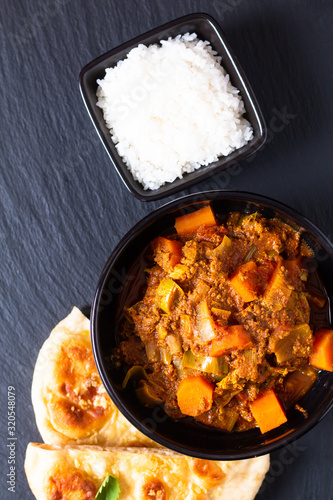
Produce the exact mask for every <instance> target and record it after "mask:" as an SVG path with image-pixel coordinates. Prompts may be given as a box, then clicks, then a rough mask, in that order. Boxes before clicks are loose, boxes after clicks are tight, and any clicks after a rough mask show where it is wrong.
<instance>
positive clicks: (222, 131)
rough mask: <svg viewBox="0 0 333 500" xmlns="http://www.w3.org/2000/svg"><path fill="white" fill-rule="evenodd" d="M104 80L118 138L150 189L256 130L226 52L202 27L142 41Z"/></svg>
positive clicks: (108, 114)
mask: <svg viewBox="0 0 333 500" xmlns="http://www.w3.org/2000/svg"><path fill="white" fill-rule="evenodd" d="M97 83H98V90H97V97H98V102H97V105H98V106H99V107H100V108H101V109H102V110H103V114H104V119H105V122H106V125H107V127H108V128H109V129H110V133H111V136H112V140H113V142H114V143H115V144H116V148H117V150H118V153H119V155H120V156H121V157H122V158H123V161H124V162H125V163H126V165H127V167H128V169H129V170H130V171H131V173H132V175H133V177H134V179H136V180H137V181H139V182H140V183H141V184H142V185H143V186H144V189H151V190H154V189H158V188H159V187H160V186H162V185H163V184H165V183H166V182H173V181H174V180H175V179H177V178H178V177H179V178H182V176H183V174H184V173H185V172H193V171H194V170H196V169H197V168H199V167H200V166H201V165H207V164H209V163H211V162H213V161H216V160H217V159H218V157H220V156H227V155H229V154H230V153H231V152H232V151H234V150H235V149H238V148H241V147H242V146H244V145H245V144H246V143H247V142H248V141H249V140H251V139H252V137H253V130H252V128H251V126H250V124H249V122H248V121H247V120H246V119H245V118H244V117H243V116H242V115H243V113H244V111H245V110H244V103H243V101H242V99H241V97H240V96H239V91H238V90H237V89H236V88H235V87H233V86H232V85H231V83H230V80H229V75H228V74H227V73H226V72H225V70H224V69H223V68H222V66H221V58H220V57H217V56H216V52H215V51H213V49H212V47H211V46H210V44H209V42H207V41H202V40H199V39H198V38H197V35H196V34H195V33H192V34H189V33H187V34H186V35H183V36H181V35H179V36H177V37H176V38H174V39H171V38H169V39H168V40H163V41H161V44H160V45H150V46H149V47H146V46H145V45H138V47H136V48H134V49H132V50H131V51H130V52H129V53H128V55H127V58H126V59H125V60H123V61H119V62H118V64H117V66H115V67H114V68H108V69H107V70H106V74H105V77H104V78H103V79H102V80H97Z"/></svg>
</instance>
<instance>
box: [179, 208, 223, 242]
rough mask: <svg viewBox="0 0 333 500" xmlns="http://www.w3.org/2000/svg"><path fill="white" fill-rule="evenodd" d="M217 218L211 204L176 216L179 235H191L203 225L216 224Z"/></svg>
mask: <svg viewBox="0 0 333 500" xmlns="http://www.w3.org/2000/svg"><path fill="white" fill-rule="evenodd" d="M215 225H216V219H215V215H214V213H213V210H212V209H211V207H210V206H209V205H207V206H206V207H203V208H200V209H199V210H196V211H195V212H191V213H190V214H186V215H181V216H180V217H176V222H175V228H176V231H177V234H178V235H179V236H190V235H192V234H194V233H195V232H196V231H197V230H198V229H199V227H201V226H215Z"/></svg>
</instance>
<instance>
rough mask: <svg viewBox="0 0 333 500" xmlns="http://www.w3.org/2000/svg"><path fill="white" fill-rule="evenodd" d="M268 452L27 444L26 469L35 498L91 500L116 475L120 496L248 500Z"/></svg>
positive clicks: (126, 498)
mask: <svg viewBox="0 0 333 500" xmlns="http://www.w3.org/2000/svg"><path fill="white" fill-rule="evenodd" d="M268 467H269V456H268V455H265V456H262V457H258V458H252V459H249V460H240V461H233V462H212V461H208V460H199V459H196V458H191V457H187V456H185V455H180V454H178V453H175V452H172V451H170V450H165V449H153V448H103V447H99V446H63V447H61V446H51V445H43V444H35V443H30V444H29V445H28V448H27V453H26V459H25V471H26V475H27V478H28V482H29V485H30V488H31V490H32V492H33V494H34V495H35V497H36V499H37V500H54V499H58V498H66V499H73V500H74V499H75V500H94V498H95V495H96V493H97V491H98V489H99V487H100V485H101V484H102V482H103V480H104V479H105V478H106V477H107V476H108V475H109V474H111V475H112V476H113V477H115V478H117V479H118V482H119V486H120V495H119V500H172V499H174V500H213V499H214V500H218V499H219V500H220V499H228V500H252V499H253V498H254V497H255V496H256V494H257V492H258V490H259V488H260V485H261V483H262V481H263V479H264V477H265V474H266V472H267V470H268Z"/></svg>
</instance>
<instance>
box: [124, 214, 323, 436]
mask: <svg viewBox="0 0 333 500" xmlns="http://www.w3.org/2000/svg"><path fill="white" fill-rule="evenodd" d="M175 228H176V231H175V232H174V233H173V234H172V235H168V236H166V237H164V236H159V237H157V238H156V239H154V240H153V241H152V242H151V245H150V248H151V252H152V266H151V267H149V268H148V269H146V273H147V283H146V291H145V293H144V296H143V297H142V299H141V300H140V301H139V302H137V303H135V304H134V305H128V307H126V308H125V318H124V321H123V324H122V330H121V339H122V340H121V342H120V344H119V346H118V347H117V349H116V351H115V359H116V362H117V363H118V364H120V363H121V364H123V365H125V366H126V367H127V374H126V377H125V379H124V382H123V387H124V388H125V387H126V385H127V384H128V383H130V384H134V387H135V392H136V395H137V397H138V399H139V400H140V401H141V403H142V404H144V405H149V406H153V405H158V404H163V405H164V409H165V411H166V413H167V414H168V415H169V416H170V417H172V418H174V419H178V418H181V417H185V416H190V417H193V418H195V419H196V420H197V421H198V422H201V423H203V424H205V425H208V426H214V427H218V428H220V429H223V430H225V431H232V430H234V431H235V430H236V431H242V430H246V429H249V428H252V427H256V426H259V428H260V430H261V432H267V431H269V430H271V429H272V428H274V427H278V426H279V425H281V424H283V423H284V422H286V421H287V418H286V410H287V409H288V408H289V407H291V406H295V407H296V408H297V409H298V410H300V411H302V412H303V413H304V414H305V416H306V412H305V411H304V410H303V408H302V407H301V406H299V405H298V404H297V402H298V401H299V399H300V398H301V397H302V396H303V395H304V394H305V393H306V392H307V390H308V389H309V388H310V387H311V385H312V384H313V382H314V381H315V379H316V376H317V369H316V368H314V367H313V366H312V365H311V364H310V362H309V358H310V361H311V356H312V355H313V343H314V335H313V330H312V328H311V327H310V312H311V304H312V303H314V304H316V307H324V304H325V298H324V297H319V296H318V297H316V296H311V294H310V293H309V292H308V291H307V279H308V272H307V270H306V266H305V265H304V260H305V259H309V258H311V257H312V252H311V250H310V249H309V248H308V247H307V246H306V245H305V244H304V243H302V239H301V235H300V232H297V231H295V230H294V229H292V228H291V227H290V226H289V225H287V224H285V223H283V222H282V221H280V220H278V219H265V218H264V217H263V216H261V215H260V214H259V213H251V214H248V215H241V214H239V213H232V214H230V216H229V218H228V220H227V221H226V223H225V224H222V225H221V224H219V222H218V221H217V219H216V217H215V214H214V213H213V210H212V209H211V207H210V206H207V207H204V208H202V209H200V210H197V211H196V212H192V213H190V214H186V215H184V216H181V217H178V218H177V219H176V220H175Z"/></svg>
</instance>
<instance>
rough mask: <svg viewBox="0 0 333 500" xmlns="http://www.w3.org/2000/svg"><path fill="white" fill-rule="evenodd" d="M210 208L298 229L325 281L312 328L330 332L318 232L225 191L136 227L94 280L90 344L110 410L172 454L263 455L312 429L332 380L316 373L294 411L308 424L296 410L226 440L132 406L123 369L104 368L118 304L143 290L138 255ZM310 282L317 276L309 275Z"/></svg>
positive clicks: (257, 200) (329, 275)
mask: <svg viewBox="0 0 333 500" xmlns="http://www.w3.org/2000/svg"><path fill="white" fill-rule="evenodd" d="M208 203H210V204H211V206H212V207H213V210H214V212H215V213H216V214H217V216H218V217H219V219H220V220H221V222H223V220H225V218H226V217H227V215H228V214H229V213H230V212H234V211H237V212H241V213H252V212H255V211H258V212H260V213H262V214H263V215H264V216H265V217H268V218H270V217H278V218H279V219H281V220H282V221H284V222H286V223H288V224H289V225H290V226H292V227H293V228H295V229H302V231H303V232H302V238H303V240H304V241H305V242H306V243H307V244H308V245H309V246H310V247H311V248H312V249H313V251H314V259H313V260H309V264H308V271H309V274H311V272H313V271H316V270H317V269H318V271H319V274H320V275H321V276H322V277H323V278H324V283H325V288H326V292H327V295H328V297H329V300H328V305H327V308H324V309H323V310H322V311H318V312H317V313H316V317H315V320H313V319H312V321H314V323H315V325H314V329H315V330H316V329H317V328H319V327H329V326H330V320H331V301H332V299H333V246H332V243H331V242H330V241H329V240H328V239H327V238H326V237H325V236H324V235H323V234H322V233H321V231H320V230H319V229H318V228H317V227H316V226H315V225H314V224H312V223H311V222H310V221H308V220H307V219H306V218H305V217H303V216H302V215H300V214H299V213H297V212H296V211H295V210H292V209H291V208H288V207H287V206H285V205H282V204H281V203H278V202H276V201H274V200H271V199H268V198H265V197H263V196H259V195H255V194H250V193H242V192H232V191H208V192H203V193H196V194H192V195H189V196H185V197H183V198H180V199H177V200H174V201H171V202H170V203H167V204H166V205H164V206H162V207H160V208H159V209H157V210H155V211H154V212H152V213H151V214H149V215H148V216H146V217H145V218H144V219H142V220H141V221H140V222H139V223H138V224H136V225H135V226H134V227H133V228H132V229H131V230H130V231H129V232H128V233H127V235H126V236H125V237H124V238H123V239H122V240H121V242H120V243H119V244H118V246H117V247H116V248H115V250H114V251H113V253H112V254H111V256H110V258H109V260H108V262H107V263H106V266H105V268H104V270H103V272H102V275H101V277H100V279H99V282H98V286H97V290H96V294H95V297H94V303H93V307H92V315H91V337H92V346H93V352H94V357H95V361H96V365H97V368H98V371H99V374H100V376H101V379H102V381H103V384H104V385H105V387H106V390H107V392H108V393H109V395H110V396H111V398H112V400H113V402H114V403H115V405H116V406H117V407H118V408H119V410H120V411H121V412H122V413H123V414H124V415H125V417H126V418H127V419H128V420H129V421H130V422H131V423H132V424H133V425H134V426H135V427H137V428H138V429H139V430H140V431H141V432H143V433H144V434H146V435H147V436H149V437H150V438H151V439H153V440H155V441H156V442H158V443H160V444H162V445H164V446H166V447H168V448H171V449H173V450H175V451H178V452H181V453H185V454H187V455H191V456H195V457H198V458H206V459H212V460H231V459H241V458H250V457H254V456H258V455H262V454H264V453H269V452H271V451H273V450H275V449H277V448H279V447H281V446H284V445H286V444H288V443H290V442H291V441H293V440H294V439H296V438H298V437H300V436H301V435H302V434H304V433H305V432H306V431H308V430H309V429H310V428H311V427H313V426H314V425H315V424H316V423H318V422H319V421H320V420H321V419H322V418H323V417H324V416H325V415H326V414H327V412H328V411H329V410H330V409H331V407H332V404H333V373H331V372H327V371H321V372H319V375H318V378H317V380H316V382H315V384H314V385H313V386H312V388H311V389H310V390H309V391H308V393H307V394H306V395H305V396H304V397H303V398H302V400H301V401H300V404H301V405H302V407H303V408H304V409H305V410H306V411H307V413H308V417H307V418H304V416H303V414H301V413H300V412H299V411H297V410H295V409H290V410H288V412H287V417H288V421H287V422H286V423H285V424H283V425H282V426H280V427H278V428H275V429H273V430H271V431H270V432H267V433H265V434H261V432H260V431H259V429H258V428H255V429H251V430H248V431H244V432H232V433H226V432H223V431H221V430H219V429H216V428H213V427H207V426H204V425H202V424H200V423H197V422H196V421H194V419H191V418H190V417H188V418H187V417H186V418H183V419H179V420H178V421H176V420H173V419H171V418H169V417H168V416H167V415H166V414H165V412H164V410H163V408H162V407H159V406H158V407H155V408H146V407H143V406H142V405H141V404H140V403H139V402H138V400H137V398H136V396H135V394H134V389H133V388H132V387H130V386H129V385H128V387H127V388H126V390H122V389H121V383H122V380H123V378H124V375H125V371H124V368H123V367H117V366H115V365H114V364H112V362H111V353H112V350H113V349H114V347H115V346H116V345H117V343H118V341H119V339H118V325H119V321H120V320H121V316H122V310H123V307H124V305H126V304H127V305H129V304H130V305H131V304H133V303H134V302H135V301H136V300H138V298H139V295H140V293H142V292H143V288H144V286H145V276H144V268H145V266H146V264H147V262H145V258H144V252H145V250H146V249H147V248H148V246H149V242H150V241H151V240H152V239H153V238H155V237H156V236H158V235H160V234H163V233H165V232H167V231H170V230H172V228H173V226H174V221H175V217H177V216H179V215H182V214H184V213H188V212H191V211H194V210H196V209H198V208H200V207H201V206H203V205H206V204H208ZM313 275H314V276H317V273H315V272H313Z"/></svg>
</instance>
